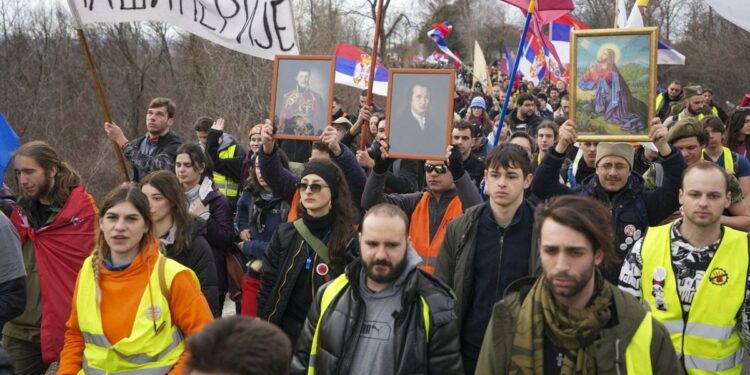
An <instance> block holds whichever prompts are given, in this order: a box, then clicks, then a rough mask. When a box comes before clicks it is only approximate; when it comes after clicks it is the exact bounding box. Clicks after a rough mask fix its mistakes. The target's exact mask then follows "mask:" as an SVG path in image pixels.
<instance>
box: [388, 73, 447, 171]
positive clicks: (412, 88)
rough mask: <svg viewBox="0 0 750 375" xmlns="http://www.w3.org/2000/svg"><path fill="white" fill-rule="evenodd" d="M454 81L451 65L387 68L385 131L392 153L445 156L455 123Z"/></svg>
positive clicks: (403, 156) (405, 156) (427, 157)
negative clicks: (445, 67) (431, 67)
mask: <svg viewBox="0 0 750 375" xmlns="http://www.w3.org/2000/svg"><path fill="white" fill-rule="evenodd" d="M454 82H455V72H454V71H453V70H452V69H451V70H448V69H391V70H389V71H388V101H387V103H386V121H385V124H386V128H385V134H386V136H387V137H388V143H389V145H390V150H389V152H388V153H389V155H390V156H391V157H393V158H399V159H418V160H445V150H446V148H447V147H448V145H449V144H450V136H451V130H452V129H451V124H452V123H453V90H454Z"/></svg>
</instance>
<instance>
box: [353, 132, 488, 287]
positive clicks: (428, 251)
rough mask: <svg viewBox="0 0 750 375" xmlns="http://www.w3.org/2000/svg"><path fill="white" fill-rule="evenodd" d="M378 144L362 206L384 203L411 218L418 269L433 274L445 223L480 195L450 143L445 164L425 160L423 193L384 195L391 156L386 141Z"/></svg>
mask: <svg viewBox="0 0 750 375" xmlns="http://www.w3.org/2000/svg"><path fill="white" fill-rule="evenodd" d="M380 143H381V147H380V150H379V153H380V154H379V155H376V158H375V167H374V168H373V171H372V173H371V174H370V176H369V177H368V178H367V184H366V185H365V192H364V194H363V195H362V208H363V209H365V210H367V209H369V208H370V207H372V206H375V205H376V204H379V203H384V202H385V203H391V204H394V205H396V206H398V207H399V208H401V209H402V210H404V212H405V213H406V215H407V216H408V217H409V218H410V222H409V239H410V240H411V246H412V247H414V250H416V252H417V254H419V256H421V257H422V259H423V260H424V263H423V264H422V265H420V268H422V269H423V270H425V271H427V272H429V273H433V272H434V271H435V262H436V260H437V256H438V253H439V251H440V246H441V244H442V243H443V237H444V236H445V231H446V228H447V226H448V223H450V222H451V221H452V220H453V219H455V218H457V217H459V216H461V215H462V214H463V213H464V211H465V210H466V209H467V208H469V207H471V206H474V205H476V204H479V203H481V202H482V198H481V196H480V195H479V191H478V190H477V188H476V186H474V184H473V183H472V180H471V178H470V177H469V174H468V173H466V171H465V170H464V167H463V163H462V162H461V151H460V148H459V147H458V146H454V145H452V146H449V147H448V150H447V152H446V156H447V159H448V164H446V163H445V162H443V161H438V160H428V161H426V162H425V164H424V173H425V180H426V181H427V184H426V185H427V187H426V191H425V192H421V193H409V194H387V195H386V194H385V193H384V191H383V186H384V184H385V181H386V175H385V173H386V171H387V170H388V167H389V165H390V163H392V159H389V158H388V143H387V142H385V141H380Z"/></svg>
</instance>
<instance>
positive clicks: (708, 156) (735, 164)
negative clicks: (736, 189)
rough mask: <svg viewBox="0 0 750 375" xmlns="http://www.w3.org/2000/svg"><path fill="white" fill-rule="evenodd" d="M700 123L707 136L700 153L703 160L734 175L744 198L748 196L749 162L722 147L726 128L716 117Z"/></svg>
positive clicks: (749, 185) (707, 117)
mask: <svg viewBox="0 0 750 375" xmlns="http://www.w3.org/2000/svg"><path fill="white" fill-rule="evenodd" d="M701 123H702V125H703V129H704V131H705V132H706V134H707V135H708V143H707V144H706V146H705V147H704V148H703V151H702V154H703V159H704V160H709V161H712V162H714V163H716V164H718V165H719V166H720V167H724V169H726V170H727V173H729V174H731V175H734V177H736V178H737V180H738V181H739V182H740V187H741V188H742V192H743V193H744V194H745V196H748V195H750V161H748V160H747V158H746V157H744V156H742V155H740V154H738V153H736V152H734V151H732V150H730V149H729V147H725V146H724V144H723V143H722V140H723V137H724V133H725V132H726V127H725V126H724V123H723V122H721V120H720V119H719V118H718V117H716V116H706V117H704V118H703V121H702V122H701Z"/></svg>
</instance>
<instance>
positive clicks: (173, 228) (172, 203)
mask: <svg viewBox="0 0 750 375" xmlns="http://www.w3.org/2000/svg"><path fill="white" fill-rule="evenodd" d="M141 192H143V194H145V195H146V197H147V198H148V203H149V206H150V207H151V221H152V222H153V226H154V230H153V232H154V236H156V238H158V239H159V240H160V241H161V243H162V245H163V248H162V250H161V251H162V254H163V255H164V256H166V257H167V258H169V259H172V260H175V261H177V262H178V263H180V264H182V265H183V266H185V267H187V268H189V269H191V270H192V271H193V272H194V273H195V275H196V276H197V277H198V281H200V286H201V291H202V292H203V295H204V296H205V297H206V301H208V305H209V306H210V307H211V312H212V313H213V315H214V317H215V318H218V317H221V311H222V308H223V305H222V304H221V302H220V299H219V289H218V280H217V278H216V264H215V263H216V261H215V260H214V256H213V251H212V250H211V245H209V244H208V241H207V240H206V236H207V235H208V230H207V229H206V221H205V220H203V219H200V218H198V217H196V216H195V215H193V214H191V213H190V212H189V211H188V204H187V200H186V199H184V196H185V195H184V192H183V190H182V186H181V185H180V182H179V180H177V177H176V176H175V175H174V173H172V172H170V171H156V172H151V173H149V174H148V175H147V176H146V177H145V178H144V179H143V180H141Z"/></svg>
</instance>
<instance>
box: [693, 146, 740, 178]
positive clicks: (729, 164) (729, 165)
mask: <svg viewBox="0 0 750 375" xmlns="http://www.w3.org/2000/svg"><path fill="white" fill-rule="evenodd" d="M705 154H706V149H703V150H701V159H705V157H704V155H705ZM722 158H723V159H724V169H726V170H727V173H729V174H734V159H732V150H730V149H729V148H728V147H722Z"/></svg>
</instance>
